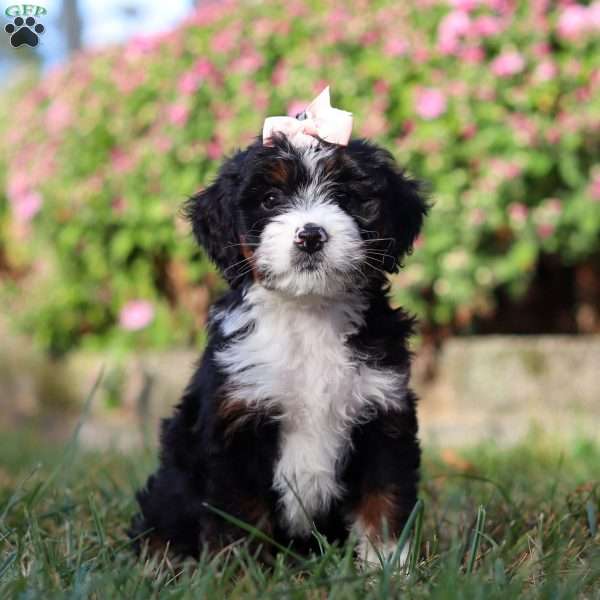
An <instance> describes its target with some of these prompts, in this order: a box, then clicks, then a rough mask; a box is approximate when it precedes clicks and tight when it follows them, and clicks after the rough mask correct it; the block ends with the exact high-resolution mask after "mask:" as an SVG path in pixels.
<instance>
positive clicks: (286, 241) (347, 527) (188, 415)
mask: <svg viewBox="0 0 600 600" xmlns="http://www.w3.org/2000/svg"><path fill="white" fill-rule="evenodd" d="M426 212H427V205H426V203H425V201H424V200H423V198H422V194H421V192H420V188H419V185H418V184H417V183H416V182H415V181H413V180H411V179H409V178H408V177H406V176H405V174H404V173H403V172H402V171H401V170H400V169H399V168H398V167H397V165H396V164H395V162H394V160H393V158H392V156H391V155H390V154H389V153H388V152H386V151H385V150H383V149H381V148H378V147H377V146H375V145H373V144H371V143H369V142H367V141H364V140H353V141H351V142H350V144H349V145H348V146H347V147H338V146H333V145H328V144H325V143H323V144H321V145H320V146H319V147H317V148H311V149H298V148H295V147H294V146H293V145H291V144H290V143H289V142H288V141H287V140H286V139H285V138H276V139H275V140H274V145H273V147H265V146H263V145H262V144H261V143H260V142H259V141H257V142H255V143H254V144H252V145H251V146H249V147H248V148H247V149H246V150H243V151H239V152H238V153H236V154H235V155H234V156H233V157H232V158H230V159H228V160H226V161H225V163H224V165H223V167H222V168H221V170H220V172H219V174H218V177H217V179H216V180H215V182H214V183H213V184H212V185H210V186H209V187H207V188H206V189H205V190H203V191H202V192H200V193H199V194H197V195H195V196H193V197H192V198H191V199H190V200H189V201H188V203H187V205H186V214H187V215H188V217H189V219H190V221H191V223H192V228H193V231H194V234H195V235H196V237H197V239H198V241H199V243H200V244H201V245H202V246H203V247H204V248H205V250H206V252H207V253H208V255H209V256H210V257H211V259H212V260H213V261H214V262H215V263H216V265H217V266H218V267H219V269H220V270H221V272H222V273H223V275H224V277H225V278H226V280H227V281H228V282H229V284H230V286H231V291H230V292H229V293H228V294H227V295H226V296H225V297H224V298H222V299H221V300H220V301H218V302H217V303H216V304H215V305H214V306H213V309H212V311H211V315H210V318H209V324H208V328H209V342H208V345H207V348H206V350H205V352H204V355H203V358H202V360H201V362H200V365H199V367H198V369H197V371H196V373H195V374H194V376H193V377H192V380H191V382H190V383H189V385H188V387H187V389H186V391H185V392H184V395H183V398H182V401H181V403H180V404H179V406H178V407H177V408H176V409H175V413H174V415H173V417H171V418H170V419H167V420H165V421H164V423H163V426H162V434H161V454H160V465H159V467H158V470H157V472H156V473H155V474H154V475H152V476H151V477H150V478H149V480H148V482H147V484H146V486H145V487H144V489H142V490H140V491H139V492H138V495H137V498H138V501H139V504H140V508H141V512H140V514H139V515H137V516H136V518H135V519H134V524H133V527H132V534H133V535H136V536H139V537H141V538H142V539H143V538H144V537H146V538H148V539H149V540H150V541H151V543H152V546H153V547H155V545H156V544H157V543H163V544H166V543H169V544H170V547H171V549H172V551H173V552H174V553H175V554H178V555H181V556H186V555H191V556H198V555H199V554H200V553H201V552H202V551H204V550H208V551H214V550H218V549H219V548H222V547H223V546H224V545H225V544H227V543H230V542H231V541H233V540H235V539H238V538H240V537H243V531H242V530H241V529H238V528H236V527H235V526H233V525H232V524H231V523H230V522H228V521H227V520H225V519H222V518H221V517H219V516H218V515H217V514H216V513H215V512H214V511H213V510H211V507H215V508H218V509H219V510H220V511H223V512H226V513H229V514H231V515H232V516H234V517H236V518H237V519H241V520H243V521H245V522H247V523H249V524H252V525H255V526H257V527H260V528H262V529H263V530H264V531H265V532H266V533H267V534H268V535H269V536H271V537H272V538H273V539H275V540H276V541H278V542H280V543H283V544H289V543H292V544H293V545H294V547H295V548H296V549H298V550H308V549H310V548H311V547H312V545H313V543H314V538H313V537H312V535H311V532H312V530H313V528H314V527H316V528H317V529H318V530H319V531H320V532H321V533H323V534H324V535H326V536H327V537H328V538H329V539H330V540H332V541H333V540H340V541H341V540H344V539H345V538H346V537H347V536H348V535H349V534H350V532H355V534H356V535H358V536H359V538H360V539H359V544H358V546H357V551H358V553H359V555H360V556H361V558H362V559H363V560H371V559H372V557H373V556H376V552H374V549H376V548H379V549H382V550H385V549H386V548H387V549H389V548H391V547H393V540H394V539H395V538H396V536H397V535H398V534H399V532H400V531H401V529H402V527H403V524H404V522H405V520H406V518H407V517H408V515H409V513H410V511H411V509H412V507H413V506H414V503H415V501H416V494H417V483H418V471H419V460H420V451H419V445H418V441H417V437H416V434H417V421H416V412H415V402H416V398H415V395H414V394H413V392H412V391H411V390H410V388H409V375H410V353H409V350H408V339H409V337H410V335H411V333H412V329H413V320H412V318H411V317H409V316H407V314H406V313H405V312H403V311H402V310H400V309H393V308H391V307H390V304H389V301H388V297H387V274H389V273H394V272H396V271H397V270H398V268H399V267H400V265H401V261H402V259H403V257H404V256H405V255H406V254H407V253H408V252H409V251H410V249H411V247H412V244H413V242H414V240H415V238H416V237H417V235H418V233H419V231H420V228H421V225H422V221H423V218H424V216H425V214H426ZM307 223H310V224H316V225H318V226H319V227H321V228H322V229H323V231H324V232H326V235H325V236H324V239H325V240H326V241H325V242H324V244H322V247H319V248H318V249H317V250H316V251H314V252H313V251H311V252H307V251H306V249H305V248H303V247H302V245H301V244H300V245H298V238H297V232H298V231H299V230H301V229H302V228H303V227H304V225H306V224H307ZM384 538H386V539H384Z"/></svg>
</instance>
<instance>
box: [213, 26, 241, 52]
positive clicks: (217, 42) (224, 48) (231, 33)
mask: <svg viewBox="0 0 600 600" xmlns="http://www.w3.org/2000/svg"><path fill="white" fill-rule="evenodd" d="M236 41H237V32H236V31H235V30H233V29H231V28H230V29H223V30H221V31H219V32H217V33H216V34H215V35H214V36H213V39H212V43H211V47H212V50H213V52H216V53H223V54H226V53H227V52H229V51H231V50H233V48H234V47H235V43H236Z"/></svg>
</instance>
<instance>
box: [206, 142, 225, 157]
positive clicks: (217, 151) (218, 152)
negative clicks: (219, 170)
mask: <svg viewBox="0 0 600 600" xmlns="http://www.w3.org/2000/svg"><path fill="white" fill-rule="evenodd" d="M222 154H223V147H222V146H221V144H220V143H219V142H218V141H217V140H212V141H211V142H208V144H207V146H206V155H207V156H208V158H210V159H211V160H218V159H219V158H221V156H222Z"/></svg>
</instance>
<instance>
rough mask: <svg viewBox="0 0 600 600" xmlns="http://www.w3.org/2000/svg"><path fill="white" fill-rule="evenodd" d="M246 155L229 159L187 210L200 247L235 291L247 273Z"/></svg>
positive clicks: (194, 197)
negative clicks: (241, 193)
mask: <svg viewBox="0 0 600 600" xmlns="http://www.w3.org/2000/svg"><path fill="white" fill-rule="evenodd" d="M245 154H246V152H245V151H240V152H238V153H237V154H235V155H234V156H233V157H232V158H229V159H228V160H227V161H226V162H225V163H224V164H223V166H222V167H221V169H220V170H219V174H218V175H217V178H216V180H215V181H214V182H213V183H212V184H211V185H209V186H208V187H207V188H205V189H204V190H202V191H201V192H198V193H197V194H196V195H194V196H192V197H191V198H190V199H189V200H188V201H187V202H186V203H185V205H184V209H183V210H184V215H185V216H186V217H187V219H188V220H189V221H190V223H191V225H192V231H193V232H194V235H195V237H196V239H197V240H198V243H199V244H200V245H201V246H202V247H203V248H204V249H205V250H206V252H207V254H208V256H209V257H210V258H211V259H212V260H213V262H214V263H215V264H216V265H217V267H218V268H219V270H220V271H221V274H222V275H223V277H225V279H226V280H227V282H228V283H229V285H231V286H232V287H235V286H236V285H239V284H240V283H241V281H242V279H243V278H242V277H240V276H239V274H240V273H241V272H242V271H244V270H245V269H243V268H242V267H243V265H244V262H243V261H244V256H243V254H242V250H241V249H242V246H241V240H240V234H239V223H238V189H239V184H240V177H241V168H242V163H243V161H244V158H245Z"/></svg>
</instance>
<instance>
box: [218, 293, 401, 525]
mask: <svg viewBox="0 0 600 600" xmlns="http://www.w3.org/2000/svg"><path fill="white" fill-rule="evenodd" d="M364 308H365V306H364V303H363V301H362V300H361V299H360V298H356V297H349V298H348V299H344V300H337V301H335V302H332V301H330V300H328V301H323V300H312V301H311V300H309V299H306V298H303V299H294V298H283V297H281V296H280V295H278V294H276V293H274V292H271V291H268V290H266V289H264V288H262V287H260V286H258V285H254V286H253V287H252V288H250V290H249V291H248V292H247V296H246V300H245V302H244V304H243V305H242V306H241V307H239V308H237V309H235V310H233V311H231V312H229V313H225V314H222V315H217V318H218V319H220V320H221V327H222V329H223V331H224V333H226V334H232V333H234V332H235V331H238V330H240V329H242V328H244V327H245V326H247V325H248V324H249V323H253V326H252V327H251V328H250V330H249V332H248V333H246V334H245V335H243V336H240V338H239V339H236V340H235V341H234V342H232V343H231V344H230V345H229V346H228V347H226V348H225V349H224V350H222V351H221V352H220V353H219V354H218V355H217V360H218V362H219V364H220V366H221V367H222V368H223V369H224V370H225V371H226V373H227V374H228V377H229V378H228V388H229V390H230V399H231V400H236V401H242V402H246V403H248V404H249V405H251V406H253V407H263V408H265V409H268V408H276V409H277V411H278V412H279V413H280V414H281V415H282V417H281V421H282V422H281V431H282V435H281V440H280V456H279V458H278V462H277V466H276V469H275V474H274V480H273V486H274V488H275V489H276V490H277V491H278V492H279V493H280V495H281V502H282V507H283V511H282V514H283V518H284V520H285V524H286V525H287V527H288V529H289V530H290V532H291V533H293V534H296V535H306V534H307V533H308V532H309V531H310V527H311V520H312V518H313V517H314V516H315V515H317V514H319V513H321V512H323V511H325V510H327V508H328V506H329V505H330V503H331V502H332V500H334V499H335V498H336V497H338V496H339V495H340V494H341V493H342V492H343V490H342V489H341V485H340V482H339V480H338V477H337V475H338V467H339V465H340V461H341V460H342V459H343V457H344V454H345V452H346V451H347V450H348V448H349V436H350V431H351V428H352V425H353V424H355V423H357V422H360V421H361V420H363V419H365V418H368V415H369V411H370V410H372V409H373V408H375V407H376V406H380V407H383V408H386V407H388V406H391V405H394V406H398V405H399V404H400V403H401V401H402V397H403V395H404V392H405V386H406V377H405V375H403V374H400V373H398V372H396V371H393V370H391V369H376V368H373V367H370V366H367V365H366V364H365V363H364V362H361V360H360V359H359V358H358V357H357V356H356V353H353V352H352V350H351V349H350V348H349V347H348V345H347V343H346V342H347V339H348V337H349V336H350V335H352V334H353V333H355V332H356V331H357V329H358V328H359V327H360V325H361V323H362V314H363V311H364Z"/></svg>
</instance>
